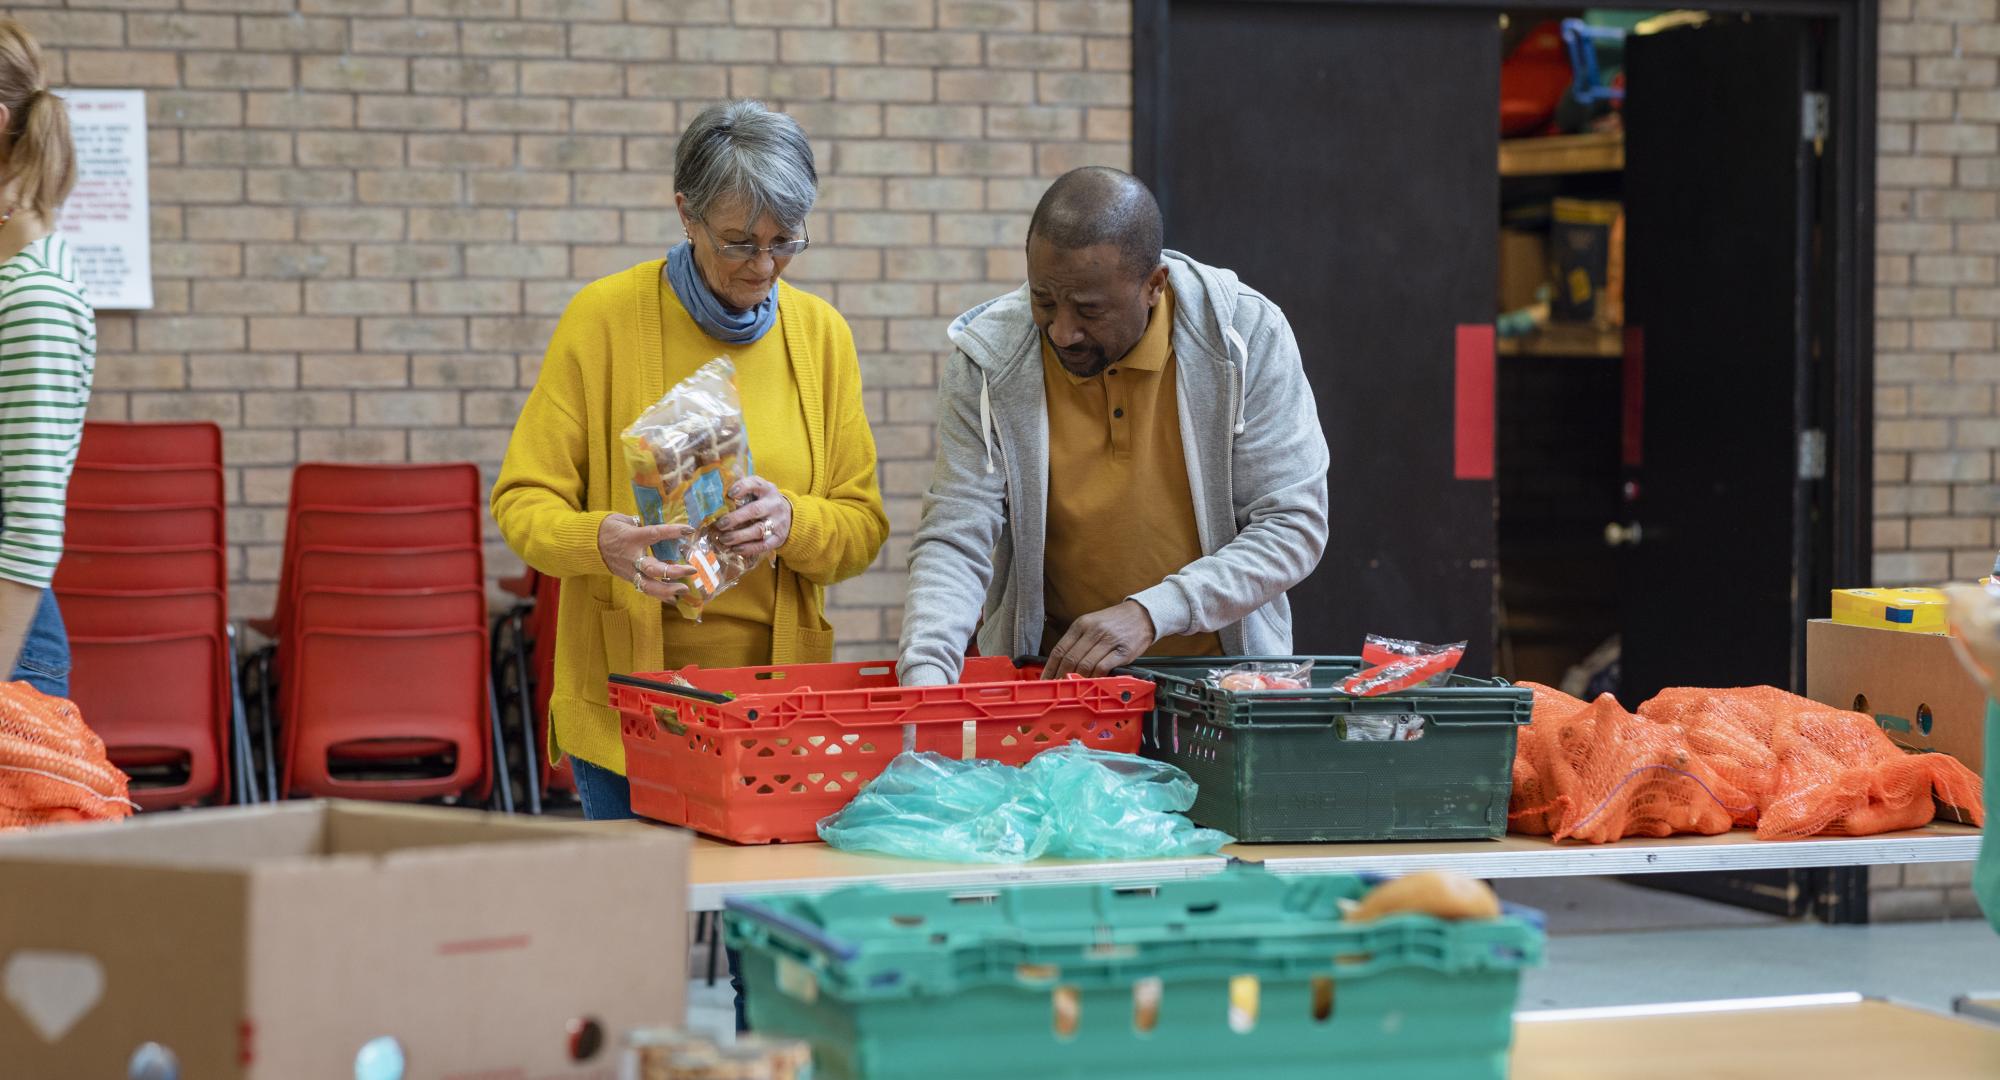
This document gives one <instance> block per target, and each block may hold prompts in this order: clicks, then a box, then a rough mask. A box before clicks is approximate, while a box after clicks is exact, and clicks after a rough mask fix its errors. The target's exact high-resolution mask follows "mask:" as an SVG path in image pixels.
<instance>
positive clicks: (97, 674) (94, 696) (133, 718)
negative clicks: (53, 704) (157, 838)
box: [57, 589, 234, 809]
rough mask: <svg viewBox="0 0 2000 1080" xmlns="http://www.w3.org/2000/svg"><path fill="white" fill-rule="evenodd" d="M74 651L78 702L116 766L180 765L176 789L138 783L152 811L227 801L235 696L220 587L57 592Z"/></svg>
mask: <svg viewBox="0 0 2000 1080" xmlns="http://www.w3.org/2000/svg"><path fill="white" fill-rule="evenodd" d="M57 600H58V602H59V603H60V604H61V606H62V611H63V620H64V622H65V624H66V625H67V627H68V630H69V639H70V650H71V658H72V659H71V671H70V696H71V698H72V700H74V701H75V702H76V703H77V706H78V708H80V709H81V710H82V711H83V715H84V718H85V720H86V721H87V722H88V723H89V724H90V726H91V729H92V730H93V731H95V732H97V734H98V735H99V736H100V737H101V738H103V739H104V743H105V748H106V750H107V752H108V753H109V755H110V758H111V761H112V763H113V764H116V765H118V766H119V767H120V768H123V769H126V770H128V771H130V770H136V769H145V768H149V767H160V766H177V767H179V768H181V769H184V770H185V774H186V775H185V777H184V778H183V779H181V780H180V781H179V782H177V783H169V784H164V785H155V786H147V785H146V784H145V782H144V777H143V776H140V777H135V779H134V787H133V791H134V799H135V801H137V802H139V803H140V804H141V805H142V806H144V807H145V808H147V809H160V808H164V807H170V806H186V805H190V804H193V803H198V802H203V801H207V800H211V799H212V800H214V801H217V802H221V801H226V800H227V799H228V798H229V792H230V777H229V772H230V770H228V769H226V768H225V767H224V761H225V748H226V747H228V746H229V740H230V739H231V737H232V732H231V727H230V725H231V722H232V720H233V718H234V694H233V690H232V683H231V681H230V675H231V656H230V649H229V641H228V634H227V632H226V630H225V626H226V620H227V614H228V613H227V607H226V605H227V601H226V600H225V599H224V597H223V594H222V592H221V591H220V590H215V589H188V590H161V591H151V592H142V591H133V590H130V589H77V590H69V591H67V592H65V591H60V590H59V591H58V593H57Z"/></svg>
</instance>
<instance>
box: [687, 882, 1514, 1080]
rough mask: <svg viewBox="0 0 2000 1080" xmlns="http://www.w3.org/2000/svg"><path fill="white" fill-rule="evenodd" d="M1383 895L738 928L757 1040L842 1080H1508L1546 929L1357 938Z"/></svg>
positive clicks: (845, 896)
mask: <svg viewBox="0 0 2000 1080" xmlns="http://www.w3.org/2000/svg"><path fill="white" fill-rule="evenodd" d="M1368 888H1369V884H1368V883H1367V882H1366V881H1364V880H1363V879H1362V878H1359V877H1355V876H1352V875H1338V876H1327V877H1312V878H1280V877H1276V876H1273V875H1270V874H1267V873H1265V872H1264V871H1262V870H1261V869H1258V868H1255V867H1237V868H1233V869H1231V870H1229V871H1227V872H1224V873H1222V874H1217V875H1214V876H1212V877H1206V878H1198V879H1194V880H1189V881H1176V882H1168V883H1162V884H1158V885H1144V886H1127V887H1119V886H1112V885H1044V886H1027V887H1017V888H1010V889H1004V890H1000V891H997V892H986V893H980V894H973V895H967V894H965V893H964V892H957V893H954V892H949V891H928V890H927V891H891V890H884V889H878V888H855V889H846V890H842V891H839V892H834V893H830V894H827V895H825V896H821V897H817V898H813V897H777V898H768V899H761V900H731V901H730V902H729V910H728V912H727V914H726V917H725V921H726V924H727V928H728V940H729V944H730V945H731V946H733V947H735V948H738V949H741V950H742V954H743V963H742V971H743V979H744V983H745V987H746V998H747V1004H748V1007H749V1013H750V1026H751V1027H752V1028H753V1029H754V1030H757V1031H760V1032H764V1033H767V1034H773V1035H782V1036H787V1037H791V1038H800V1039H805V1040H808V1041H809V1042H811V1043H812V1046H813V1055H814V1063H815V1069H816V1072H817V1075H819V1076H821V1077H826V1078H831V1080H937V1078H941V1077H952V1078H955V1080H957V1078H963V1080H984V1078H993V1080H1000V1078H1006V1080H1019V1078H1021V1077H1034V1078H1036V1080H1063V1078H1073V1080H1114V1078H1119V1077H1133V1078H1140V1077H1144V1078H1147V1080H1155V1078H1165V1080H1180V1078H1185V1080H1195V1078H1200V1080H1214V1078H1217V1077H1230V1076H1254V1077H1258V1078H1259V1080H1293V1078H1298V1080H1305V1078H1308V1077H1310V1078H1313V1080H1322V1078H1325V1077H1329V1076H1339V1077H1341V1078H1343V1080H1479V1078H1487V1077H1490V1078H1494V1080H1500V1078H1504V1077H1505V1076H1506V1075H1507V1053H1508V1048H1509V1046H1510V1044H1511V1042H1512V1039H1513V1010H1514V1003H1515V999H1516V996H1517V994H1518V991H1519V986H1520V972H1521V970H1522V969H1523V968H1525V967H1528V966H1531V965H1535V964H1539V963H1540V962H1541V956H1542V933H1541V930H1540V929H1539V927H1538V926H1536V925H1532V924H1531V923H1530V922H1529V921H1526V920H1524V919H1521V918H1516V917H1508V918H1502V919H1498V920H1492V921H1481V922H1459V923H1453V922H1446V921H1443V920H1439V919H1434V918H1431V917H1429V916H1423V915H1399V916H1394V917H1391V918H1387V919H1383V920H1380V921H1377V922H1372V923H1366V924H1355V923H1348V922H1344V921H1342V920H1341V918H1340V907H1339V904H1340V901H1341V900H1343V899H1355V898H1358V897H1360V896H1361V895H1362V894H1364V893H1365V892H1367V890H1368ZM1253 985H1254V991H1252V989H1251V988H1252V986H1253ZM1232 990H1233V993H1232ZM1246 992H1248V993H1253V994H1254V998H1255V1004H1254V1006H1252V1007H1251V1008H1250V1009H1249V1010H1246V1009H1245V1008H1244V1004H1245V1002H1246V1000H1247V998H1246Z"/></svg>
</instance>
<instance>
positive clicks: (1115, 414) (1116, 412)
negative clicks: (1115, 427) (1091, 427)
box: [1111, 409, 1125, 420]
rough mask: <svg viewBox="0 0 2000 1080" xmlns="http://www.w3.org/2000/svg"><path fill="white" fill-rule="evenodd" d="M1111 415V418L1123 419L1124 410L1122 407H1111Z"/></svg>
mask: <svg viewBox="0 0 2000 1080" xmlns="http://www.w3.org/2000/svg"><path fill="white" fill-rule="evenodd" d="M1111 416H1112V418H1113V419H1117V420H1123V419H1125V410H1124V409H1113V410H1111Z"/></svg>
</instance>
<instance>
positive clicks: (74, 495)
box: [69, 465, 223, 506]
mask: <svg viewBox="0 0 2000 1080" xmlns="http://www.w3.org/2000/svg"><path fill="white" fill-rule="evenodd" d="M69 498H70V499H71V500H72V501H74V502H80V503H89V504H94V505H98V506H186V505H191V504H192V505H202V506H221V505H223V492H222V469H221V468H220V467H219V466H208V465H168V466H152V465H78V466H77V467H76V470H75V471H74V472H72V473H71V474H70V478H69Z"/></svg>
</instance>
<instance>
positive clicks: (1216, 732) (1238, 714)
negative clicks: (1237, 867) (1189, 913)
mask: <svg viewBox="0 0 2000 1080" xmlns="http://www.w3.org/2000/svg"><path fill="white" fill-rule="evenodd" d="M1244 659H1246V658H1242V657H1200V658H1193V659H1169V658H1149V659H1145V660H1140V661H1139V662H1138V663H1136V664H1133V665H1132V666H1131V667H1130V668H1128V669H1125V670H1127V671H1129V672H1130V673H1132V674H1135V675H1139V676H1142V677H1144V678H1149V679H1151V680H1153V682H1154V683H1155V684H1156V685H1157V686H1158V688H1159V689H1158V692H1157V693H1156V694H1155V695H1154V699H1153V711H1152V713H1151V714H1150V715H1149V716H1148V717H1147V720H1146V724H1145V728H1144V733H1143V740H1142V746H1143V749H1142V751H1141V752H1142V753H1144V754H1145V755H1146V756H1147V757H1151V758H1156V759H1158V760H1160V761H1166V762H1170V763H1172V764H1174V765H1178V766H1179V767H1181V768H1182V769H1185V770H1187V773H1188V775H1189V776H1192V777H1193V778H1194V781H1195V783H1196V785H1198V786H1199V789H1200V791H1199V794H1198V795H1197V796H1196V797H1195V803H1194V808H1193V809H1192V810H1190V811H1189V812H1188V816H1189V817H1191V818H1193V819H1194V820H1195V821H1196V822H1197V823H1199V824H1202V825H1207V826H1209V827H1211V828H1216V829H1221V830H1222V831H1224V832H1226V833H1229V834H1230V835H1231V836H1234V837H1236V838H1237V839H1238V840H1241V841H1244V842H1246V843H1265V842H1280V843H1282V842H1291V843H1304V842H1312V841H1324V840H1349V841H1351V840H1469V839H1484V838H1491V837H1497V836H1501V835H1503V834H1505V833H1506V831H1507V801H1508V799H1509V798H1510V797H1511V796H1512V794H1513V789H1514V742H1515V737H1516V734H1517V729H1518V728H1519V727H1520V726H1521V725H1522V724H1526V723H1527V722H1528V721H1529V719H1530V717H1531V716H1532V715H1533V711H1534V698H1533V696H1532V695H1531V694H1530V693H1529V692H1528V691H1527V690H1526V689H1522V688H1517V687H1515V686H1513V685H1511V684H1510V683H1508V682H1507V681H1506V680H1505V679H1471V678H1465V677H1463V676H1457V675H1454V676H1452V677H1451V678H1450V680H1449V682H1448V684H1447V685H1445V686H1440V687H1429V688H1423V689H1417V690H1407V691H1404V692H1402V693H1399V694H1385V695H1383V696H1381V697H1371V698H1363V697H1353V696H1350V695H1347V694H1343V693H1341V692H1340V691H1339V690H1338V689H1337V687H1338V685H1339V684H1340V682H1341V681H1343V680H1344V679H1346V678H1347V677H1348V676H1349V675H1351V674H1353V673H1354V672H1355V671H1356V670H1358V669H1359V668H1360V666H1361V661H1360V659H1359V658H1357V657H1351V656H1315V657H1251V658H1247V659H1254V660H1265V661H1290V662H1297V661H1300V660H1305V659H1311V660H1312V662H1313V688H1312V689H1311V690H1260V691H1250V692H1242V691H1227V690H1219V689H1216V688H1215V687H1213V686H1210V685H1208V684H1207V682H1206V681H1205V680H1206V678H1207V676H1208V673H1209V672H1210V671H1211V670H1214V669H1216V668H1225V667H1228V666H1230V665H1232V664H1237V663H1241V662H1243V660H1244ZM1384 715H1388V716H1394V715H1416V716H1422V717H1423V718H1424V721H1425V728H1424V736H1423V738H1421V739H1417V740H1414V741H1411V742H1356V741H1349V740H1347V739H1345V738H1344V737H1343V736H1344V733H1345V730H1346V725H1347V721H1348V720H1349V719H1350V718H1351V717H1356V716H1384Z"/></svg>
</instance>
